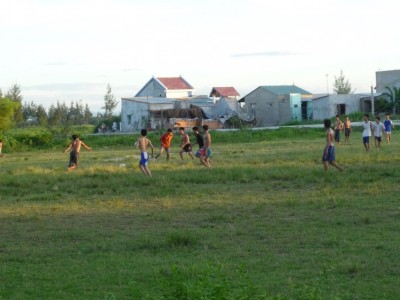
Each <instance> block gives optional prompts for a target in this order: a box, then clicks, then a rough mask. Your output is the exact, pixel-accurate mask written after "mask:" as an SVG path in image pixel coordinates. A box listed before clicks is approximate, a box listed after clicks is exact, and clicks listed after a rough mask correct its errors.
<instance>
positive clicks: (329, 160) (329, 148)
mask: <svg viewBox="0 0 400 300" xmlns="http://www.w3.org/2000/svg"><path fill="white" fill-rule="evenodd" d="M324 127H325V130H326V133H325V138H326V146H325V149H324V153H323V155H322V162H323V164H324V170H325V172H326V171H328V167H329V164H331V165H332V166H334V167H335V168H337V169H338V170H340V171H343V168H342V167H340V166H339V165H338V164H337V162H336V161H335V147H334V144H333V140H334V132H333V130H332V128H331V120H329V119H325V120H324Z"/></svg>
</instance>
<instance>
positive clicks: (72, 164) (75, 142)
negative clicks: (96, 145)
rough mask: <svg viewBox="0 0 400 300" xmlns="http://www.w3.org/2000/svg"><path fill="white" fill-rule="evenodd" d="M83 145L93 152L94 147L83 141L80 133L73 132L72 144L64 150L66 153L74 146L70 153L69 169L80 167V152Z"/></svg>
mask: <svg viewBox="0 0 400 300" xmlns="http://www.w3.org/2000/svg"><path fill="white" fill-rule="evenodd" d="M81 146H83V147H85V148H86V150H88V151H90V152H92V149H91V148H90V147H88V146H87V145H86V144H85V143H84V142H82V141H81V140H80V139H79V138H78V135H76V134H73V135H72V142H71V144H70V145H69V146H68V148H67V149H65V151H64V153H65V152H67V151H69V150H70V149H71V148H72V150H71V152H70V153H69V165H68V171H72V170H74V169H76V168H77V167H78V160H79V152H80V151H81Z"/></svg>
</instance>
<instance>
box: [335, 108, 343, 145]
mask: <svg viewBox="0 0 400 300" xmlns="http://www.w3.org/2000/svg"><path fill="white" fill-rule="evenodd" d="M342 130H343V122H342V121H341V120H340V116H339V115H336V122H335V142H337V143H338V145H339V146H340V132H341V131H342Z"/></svg>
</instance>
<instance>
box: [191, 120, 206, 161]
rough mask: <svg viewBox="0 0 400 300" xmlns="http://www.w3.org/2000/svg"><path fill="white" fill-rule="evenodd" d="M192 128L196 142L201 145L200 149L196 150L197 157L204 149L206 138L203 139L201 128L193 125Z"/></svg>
mask: <svg viewBox="0 0 400 300" xmlns="http://www.w3.org/2000/svg"><path fill="white" fill-rule="evenodd" d="M192 130H193V133H194V135H195V137H196V142H197V144H198V145H199V150H197V152H196V157H197V158H200V156H201V153H202V149H203V147H204V139H203V136H202V135H201V134H200V132H199V128H198V127H197V126H195V127H193V128H192Z"/></svg>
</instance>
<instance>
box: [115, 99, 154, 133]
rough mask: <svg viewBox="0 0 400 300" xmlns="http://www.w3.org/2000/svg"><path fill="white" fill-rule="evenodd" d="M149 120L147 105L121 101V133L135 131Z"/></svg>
mask: <svg viewBox="0 0 400 300" xmlns="http://www.w3.org/2000/svg"><path fill="white" fill-rule="evenodd" d="M148 118H149V104H147V103H143V102H136V101H129V100H124V99H122V100H121V131H125V132H132V131H137V130H139V129H141V128H143V127H144V126H145V121H146V120H147V119H148Z"/></svg>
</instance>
